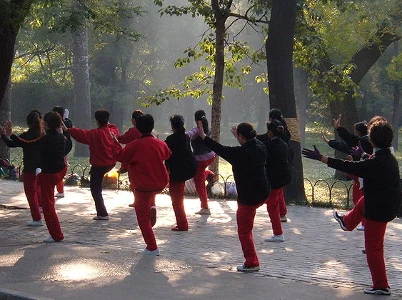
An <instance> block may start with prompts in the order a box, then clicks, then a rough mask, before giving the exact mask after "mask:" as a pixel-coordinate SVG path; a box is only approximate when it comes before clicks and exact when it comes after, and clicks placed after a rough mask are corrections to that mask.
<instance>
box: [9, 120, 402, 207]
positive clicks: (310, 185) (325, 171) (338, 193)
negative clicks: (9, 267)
mask: <svg viewBox="0 0 402 300" xmlns="http://www.w3.org/2000/svg"><path fill="white" fill-rule="evenodd" d="M23 130H26V129H25V128H20V127H16V128H14V132H15V134H19V133H21V132H22V131H23ZM321 132H325V133H326V135H327V137H328V138H329V139H331V138H333V132H331V128H329V127H328V128H322V127H321V128H319V127H314V126H308V127H307V129H306V141H305V147H306V148H312V147H313V145H316V146H317V148H318V149H319V150H320V152H321V153H322V154H324V155H328V156H333V155H334V150H333V149H332V148H330V147H329V146H328V145H327V144H326V143H325V142H324V141H323V140H322V139H321ZM168 134H169V133H167V132H164V133H162V134H160V135H159V138H160V139H163V140H164V139H165V138H166V136H167V135H168ZM398 134H399V141H400V143H399V149H402V143H401V141H402V134H401V131H399V132H398ZM221 135H222V138H221V140H222V144H225V145H233V146H234V145H236V140H235V139H234V138H233V137H232V135H231V133H230V129H229V128H224V129H222V130H221ZM73 153H74V149H73V150H72V151H71V153H70V154H69V155H68V162H69V164H70V167H69V170H68V174H70V173H72V172H73V171H74V172H75V173H77V174H79V175H82V172H83V168H85V167H86V166H88V165H89V158H87V157H74V156H73ZM395 157H396V158H397V159H398V161H401V159H402V151H401V150H398V151H396V152H395ZM11 162H12V163H13V164H14V165H21V164H22V149H21V148H12V149H11ZM302 163H303V174H304V178H305V182H304V187H305V191H306V195H307V200H308V202H309V204H311V205H314V206H323V207H344V208H345V207H348V206H350V205H352V204H353V203H352V201H351V195H350V197H349V201H348V190H349V189H350V186H351V184H352V181H341V180H336V179H334V174H335V170H333V169H331V168H328V167H327V166H326V165H324V164H322V163H321V162H318V161H314V160H310V159H305V158H302ZM119 166H120V165H119V164H117V165H116V168H118V167H119ZM74 167H75V169H74V170H73V168H74ZM400 167H402V164H400ZM219 173H220V175H221V178H220V181H221V182H223V179H222V177H223V178H224V179H225V181H233V177H230V176H231V175H232V166H231V165H230V164H229V163H228V162H226V161H225V160H224V159H219ZM85 175H86V176H88V172H86V174H85ZM127 182H128V179H127V175H126V174H125V175H122V176H121V186H120V188H124V189H128V183H127ZM313 193H314V197H313ZM350 194H351V190H350Z"/></svg>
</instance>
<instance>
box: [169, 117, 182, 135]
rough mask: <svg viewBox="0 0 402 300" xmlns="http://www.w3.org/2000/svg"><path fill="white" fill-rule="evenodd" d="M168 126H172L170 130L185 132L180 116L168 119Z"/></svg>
mask: <svg viewBox="0 0 402 300" xmlns="http://www.w3.org/2000/svg"><path fill="white" fill-rule="evenodd" d="M170 124H171V125H172V129H174V130H175V131H177V132H185V129H184V118H183V116H181V115H174V116H172V117H170Z"/></svg>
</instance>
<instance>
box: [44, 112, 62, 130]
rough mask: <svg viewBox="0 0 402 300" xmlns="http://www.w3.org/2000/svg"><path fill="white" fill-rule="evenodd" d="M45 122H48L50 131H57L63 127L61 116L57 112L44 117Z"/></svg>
mask: <svg viewBox="0 0 402 300" xmlns="http://www.w3.org/2000/svg"><path fill="white" fill-rule="evenodd" d="M43 121H45V122H46V124H47V127H48V128H49V129H56V128H59V127H60V126H61V116H60V114H59V113H57V112H55V111H51V112H48V113H47V114H45V116H44V117H43Z"/></svg>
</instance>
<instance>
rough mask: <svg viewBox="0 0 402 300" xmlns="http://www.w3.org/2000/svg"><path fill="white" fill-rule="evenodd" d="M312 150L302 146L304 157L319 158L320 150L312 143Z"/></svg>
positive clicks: (320, 156) (320, 155)
mask: <svg viewBox="0 0 402 300" xmlns="http://www.w3.org/2000/svg"><path fill="white" fill-rule="evenodd" d="M313 147H314V150H310V149H306V148H303V150H302V154H303V156H304V157H306V158H310V159H314V160H321V158H322V154H321V153H320V151H319V150H318V149H317V147H316V146H315V145H314V146H313Z"/></svg>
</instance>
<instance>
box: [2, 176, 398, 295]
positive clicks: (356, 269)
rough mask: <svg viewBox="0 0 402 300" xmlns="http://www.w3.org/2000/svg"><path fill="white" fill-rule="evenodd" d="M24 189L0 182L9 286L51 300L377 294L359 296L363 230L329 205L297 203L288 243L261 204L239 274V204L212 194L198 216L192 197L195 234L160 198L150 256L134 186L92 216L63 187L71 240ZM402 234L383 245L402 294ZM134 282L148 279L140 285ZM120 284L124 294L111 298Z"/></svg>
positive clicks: (80, 192)
mask: <svg viewBox="0 0 402 300" xmlns="http://www.w3.org/2000/svg"><path fill="white" fill-rule="evenodd" d="M22 191H23V189H22V183H21V182H14V181H8V180H0V291H1V290H3V292H4V291H6V290H12V291H17V292H18V293H22V294H23V295H25V296H26V295H32V296H35V295H36V296H41V297H49V298H53V299H91V296H92V298H93V299H112V298H114V299H125V298H127V299H133V297H132V296H133V295H132V291H133V289H135V291H136V295H138V297H134V299H159V298H161V297H164V298H165V299H172V298H170V297H169V295H175V299H204V298H203V297H204V296H205V297H206V298H205V299H210V297H211V295H213V298H215V299H229V298H232V299H241V298H245V297H247V298H249V299H261V298H262V297H263V296H264V295H265V296H267V295H266V293H267V292H266V290H269V291H270V292H269V293H270V295H271V296H270V297H264V298H266V299H309V300H311V299H327V297H328V299H343V298H346V297H350V296H351V295H353V297H352V298H351V299H360V297H365V298H364V299H368V298H367V297H372V296H367V295H364V296H363V294H362V293H361V290H362V289H363V288H364V287H367V286H368V285H369V284H370V282H371V279H370V275H369V270H368V267H367V263H366V258H365V255H363V254H362V253H361V250H362V249H363V233H362V232H359V231H354V232H344V231H342V230H341V229H340V228H339V225H338V224H337V223H336V222H335V221H334V220H333V219H332V210H330V209H323V208H310V207H301V206H290V207H289V213H288V218H289V222H288V223H283V227H284V232H285V238H286V242H284V243H267V242H264V238H266V237H268V236H270V235H271V234H272V231H271V226H270V223H269V218H268V215H267V212H266V207H265V206H264V207H261V208H260V209H259V210H258V212H257V216H256V220H255V227H254V239H255V243H256V248H257V251H258V255H259V259H260V266H261V271H260V272H258V274H253V275H249V274H239V273H238V272H236V271H235V267H236V265H238V264H241V263H243V256H242V252H241V249H240V244H239V241H238V238H237V232H236V222H235V211H236V206H237V205H236V202H235V201H233V200H211V201H210V208H211V211H212V215H211V216H198V215H195V214H194V212H195V211H197V210H198V209H199V200H198V199H195V198H191V197H187V198H186V200H185V206H186V212H187V215H188V218H189V224H190V230H189V231H188V232H172V231H171V230H170V228H171V226H173V225H174V223H175V221H174V214H173V211H172V208H171V202H170V197H169V196H167V195H158V196H157V201H156V203H157V207H158V221H157V223H156V225H155V227H154V229H155V234H156V237H157V242H158V245H159V248H160V250H161V256H160V257H157V258H150V257H144V256H143V255H142V254H140V251H141V250H142V249H143V248H144V247H145V245H144V242H143V239H142V236H141V233H140V231H139V228H138V226H137V222H136V218H135V214H134V209H132V208H129V207H128V204H129V203H131V202H132V200H133V195H132V194H131V193H130V192H127V191H115V190H105V191H104V198H105V203H106V206H107V208H108V211H109V214H110V220H109V221H93V220H92V217H93V216H94V215H95V209H94V205H93V202H92V199H91V195H90V192H89V190H88V189H81V188H79V187H66V190H65V195H66V197H65V198H63V199H61V200H59V201H57V203H56V209H57V211H58V214H59V218H60V221H61V227H62V229H63V232H64V234H65V241H64V242H63V243H58V244H43V243H42V240H43V238H44V237H46V236H48V233H47V229H46V227H45V226H44V227H41V228H30V227H27V226H26V225H25V224H26V222H27V221H29V220H30V213H29V210H28V209H27V203H26V200H25V196H24V194H23V192H22ZM401 236H402V220H401V219H396V220H394V221H393V222H391V223H390V224H389V225H388V230H387V235H386V242H385V245H386V246H385V256H386V264H387V268H388V278H389V282H390V285H391V289H392V292H393V296H391V297H388V298H387V299H402V240H401ZM139 270H141V272H140V271H139ZM144 270H148V271H144ZM144 272H145V273H144ZM140 274H141V275H140ZM161 277H162V278H161ZM145 278H146V280H145ZM154 280H156V281H155V282H154ZM117 282H118V284H117ZM133 282H137V283H138V282H141V284H140V285H138V286H136V288H134V287H133ZM223 283H224V284H225V285H224V286H223ZM227 285H229V286H227ZM254 285H255V286H254ZM271 285H272V287H271ZM111 286H113V288H111ZM190 287H191V288H190ZM170 289H171V290H170ZM117 290H119V293H120V294H119V296H117V297H116V295H117V294H115V296H114V297H112V296H111V293H112V291H114V292H115V293H117ZM95 291H96V292H95ZM130 291H131V292H130ZM241 291H243V292H241ZM250 291H252V292H251V294H250ZM94 293H95V294H94ZM122 293H128V294H127V295H125V294H122ZM169 293H171V294H169ZM242 293H245V294H242ZM259 293H260V294H259ZM320 293H321V294H320ZM95 295H96V296H95ZM124 295H125V296H124ZM140 295H141V296H140ZM208 296H209V298H208ZM254 296H255V297H254ZM130 297H131V298H130ZM0 299H10V298H1V293H0ZM21 299H27V298H21ZM361 299H363V298H361Z"/></svg>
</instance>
